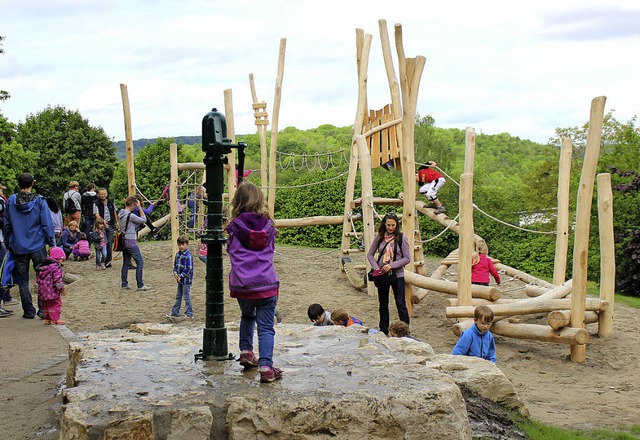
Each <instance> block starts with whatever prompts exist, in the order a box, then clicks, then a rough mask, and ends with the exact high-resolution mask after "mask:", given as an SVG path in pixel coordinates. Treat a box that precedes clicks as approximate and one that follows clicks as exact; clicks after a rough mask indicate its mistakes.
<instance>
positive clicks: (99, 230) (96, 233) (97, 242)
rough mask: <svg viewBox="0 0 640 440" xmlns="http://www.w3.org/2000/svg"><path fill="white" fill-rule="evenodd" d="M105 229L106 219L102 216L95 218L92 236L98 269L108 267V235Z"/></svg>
mask: <svg viewBox="0 0 640 440" xmlns="http://www.w3.org/2000/svg"><path fill="white" fill-rule="evenodd" d="M104 229H105V224H104V219H103V218H101V217H98V218H97V219H95V223H94V225H93V231H91V237H90V238H91V242H92V243H93V246H94V247H95V249H96V270H103V269H106V268H107V266H106V263H107V235H106V233H105V231H104Z"/></svg>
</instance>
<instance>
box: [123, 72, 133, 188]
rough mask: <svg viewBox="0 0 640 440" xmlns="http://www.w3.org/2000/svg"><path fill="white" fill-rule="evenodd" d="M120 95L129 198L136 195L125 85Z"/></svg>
mask: <svg viewBox="0 0 640 440" xmlns="http://www.w3.org/2000/svg"><path fill="white" fill-rule="evenodd" d="M120 95H121V96H122V110H123V112H124V137H125V153H126V157H127V181H128V184H127V189H128V191H129V196H135V195H136V171H135V167H134V161H133V156H134V154H133V153H134V151H133V134H132V132H131V107H130V106H129V92H128V90H127V85H126V84H120Z"/></svg>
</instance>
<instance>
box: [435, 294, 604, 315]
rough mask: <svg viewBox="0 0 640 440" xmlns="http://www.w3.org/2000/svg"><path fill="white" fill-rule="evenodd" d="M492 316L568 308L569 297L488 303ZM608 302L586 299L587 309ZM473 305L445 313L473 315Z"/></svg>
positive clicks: (595, 308)
mask: <svg viewBox="0 0 640 440" xmlns="http://www.w3.org/2000/svg"><path fill="white" fill-rule="evenodd" d="M488 307H489V308H491V310H493V314H494V316H514V315H528V314H531V313H546V312H551V311H553V310H569V308H571V298H567V299H551V300H546V301H538V300H537V299H533V300H524V301H517V302H514V303H509V304H495V305H494V304H490V305H488ZM607 307H609V302H607V301H601V300H600V299H597V298H588V299H587V300H586V309H587V310H606V308H607ZM474 310H475V307H474V306H456V307H447V308H446V309H445V315H446V316H447V318H468V317H471V316H473V312H474Z"/></svg>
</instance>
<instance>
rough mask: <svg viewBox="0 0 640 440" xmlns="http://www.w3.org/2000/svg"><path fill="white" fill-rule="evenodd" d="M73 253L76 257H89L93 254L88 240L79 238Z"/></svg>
mask: <svg viewBox="0 0 640 440" xmlns="http://www.w3.org/2000/svg"><path fill="white" fill-rule="evenodd" d="M72 249H73V255H75V256H76V257H89V256H91V247H90V246H89V242H88V241H87V240H79V241H78V242H77V243H76V244H74V245H73V248H72Z"/></svg>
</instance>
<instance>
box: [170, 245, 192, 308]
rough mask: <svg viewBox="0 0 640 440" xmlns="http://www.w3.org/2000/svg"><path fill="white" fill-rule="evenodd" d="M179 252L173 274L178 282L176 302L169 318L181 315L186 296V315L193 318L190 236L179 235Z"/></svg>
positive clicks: (174, 262)
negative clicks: (181, 306) (181, 307)
mask: <svg viewBox="0 0 640 440" xmlns="http://www.w3.org/2000/svg"><path fill="white" fill-rule="evenodd" d="M177 242H178V252H177V253H176V257H175V259H174V260H173V276H174V278H175V279H176V282H177V283H178V290H177V292H176V303H175V304H174V305H173V308H172V309H171V313H168V314H167V315H166V316H167V317H168V318H172V317H177V316H180V305H181V304H182V299H183V298H184V307H185V309H184V317H185V318H187V319H192V318H193V306H192V304H191V283H192V282H193V257H192V256H191V252H189V237H187V236H186V235H181V236H180V237H178V240H177Z"/></svg>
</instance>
